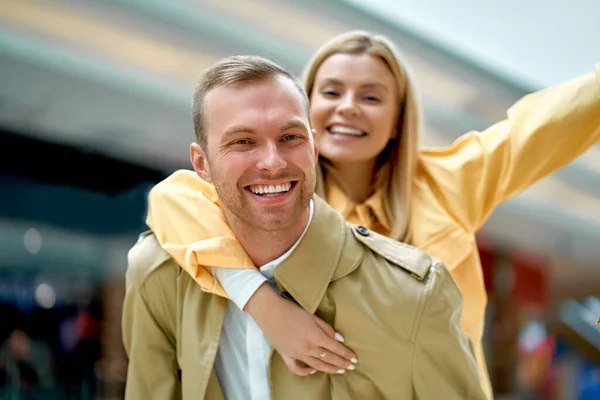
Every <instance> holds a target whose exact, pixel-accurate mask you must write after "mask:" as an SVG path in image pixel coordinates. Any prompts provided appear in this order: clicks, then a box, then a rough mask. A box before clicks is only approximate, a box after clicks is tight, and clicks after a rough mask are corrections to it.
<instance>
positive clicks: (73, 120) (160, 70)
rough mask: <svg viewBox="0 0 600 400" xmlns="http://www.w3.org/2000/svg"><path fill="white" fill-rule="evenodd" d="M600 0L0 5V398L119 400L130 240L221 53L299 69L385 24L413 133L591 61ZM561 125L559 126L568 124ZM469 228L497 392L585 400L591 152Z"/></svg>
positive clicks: (131, 0) (598, 309)
mask: <svg viewBox="0 0 600 400" xmlns="http://www.w3.org/2000/svg"><path fill="white" fill-rule="evenodd" d="M599 21H600V2H598V1H597V0H579V1H577V2H571V1H567V0H553V1H550V2H548V1H542V0H529V1H527V2H522V1H517V0H505V1H502V2H491V1H475V0H461V1H449V0H435V1H434V0H419V1H417V0H387V1H386V0H371V1H366V0H297V1H294V0H278V1H276V0H225V1H222V0H197V1H191V0H97V1H92V0H87V1H86V0H79V1H74V0H73V1H68V0H47V1H43V0H0V399H120V398H122V396H123V388H124V385H125V376H126V367H127V360H126V357H125V354H124V351H123V348H122V344H121V336H120V318H121V303H122V299H123V292H124V287H123V284H124V281H123V278H124V271H125V267H126V254H127V250H128V249H129V248H130V247H131V246H132V245H133V243H134V242H135V240H136V236H137V234H138V233H139V232H141V231H143V230H145V229H146V228H145V224H144V217H145V211H146V194H147V191H148V190H149V188H150V187H151V186H152V185H153V184H154V183H156V182H158V181H159V180H161V179H163V178H164V177H165V176H167V175H168V174H169V173H171V172H172V171H174V170H176V169H180V168H188V156H187V154H188V145H189V143H190V142H191V141H192V140H193V131H192V127H191V118H190V104H191V93H192V90H193V86H194V83H195V81H196V80H197V78H198V77H199V75H200V74H201V73H202V71H203V70H204V69H205V68H206V67H207V66H209V65H210V64H211V63H213V62H214V61H216V60H218V59H219V58H221V57H223V56H227V55H232V54H240V53H244V54H249V53H251V54H260V55H263V56H266V57H269V58H271V59H273V60H275V61H277V62H279V63H281V64H282V65H284V66H285V67H287V68H289V69H290V70H292V71H293V72H295V73H298V74H299V73H300V72H301V71H302V68H303V66H304V65H305V63H306V62H307V61H308V59H309V58H310V56H311V54H312V53H313V52H314V51H315V50H316V49H317V48H318V47H319V46H320V45H321V44H323V43H324V42H325V41H326V40H328V39H330V38H332V37H333V36H335V35H337V34H339V33H342V32H344V31H347V30H350V29H357V28H358V29H366V30H370V31H373V32H378V33H383V34H385V35H387V36H389V37H390V38H391V39H392V40H393V41H394V42H395V43H396V44H397V46H398V47H399V48H400V49H401V50H402V52H403V53H404V55H405V57H406V59H407V60H408V61H409V62H410V64H411V65H412V67H413V70H414V72H415V74H416V78H417V82H418V84H419V87H420V89H421V92H422V95H423V100H424V103H425V117H426V129H425V134H424V136H423V137H422V144H423V146H444V145H447V144H449V143H451V142H452V141H453V140H455V139H456V138H457V137H458V136H459V135H461V134H463V133H465V132H467V131H469V130H473V129H477V130H479V129H483V128H485V127H487V126H489V125H491V124H493V123H494V122H497V121H499V120H501V119H503V118H504V117H505V115H506V110H507V108H508V107H510V105H511V104H513V103H514V102H515V101H516V100H517V99H519V98H520V97H522V96H523V95H525V94H527V93H530V92H532V91H535V90H539V89H542V88H545V87H548V86H551V85H555V84H558V83H560V82H562V81H565V80H567V79H570V78H573V77H575V76H577V75H579V74H583V73H586V72H589V71H591V70H592V69H593V68H594V65H595V64H596V63H598V62H600V41H599V40H598V38H600V23H599ZM565 134H568V132H565ZM478 241H479V243H480V246H481V259H482V263H483V266H484V274H485V279H486V287H487V290H488V293H489V297H490V304H489V308H488V321H487V327H486V333H485V343H486V352H487V354H488V361H489V369H490V373H491V377H492V381H493V385H494V391H495V393H496V398H498V399H517V398H525V397H527V396H529V397H527V398H540V399H592V398H594V399H599V398H600V328H597V327H596V326H595V322H596V320H597V319H598V316H599V315H600V299H599V297H596V296H600V261H599V260H600V146H596V147H594V148H593V149H591V150H590V151H588V152H587V153H586V154H585V155H584V156H582V157H581V158H579V159H578V160H576V161H575V162H573V163H572V164H570V165H568V166H567V167H565V168H563V169H561V170H560V171H558V172H557V173H555V174H554V175H553V176H551V177H549V178H547V179H545V180H543V181H542V182H540V183H538V184H536V185H535V186H534V187H532V188H531V189H529V190H527V191H526V192H524V193H523V194H521V195H519V196H518V197H516V198H514V199H512V200H510V201H508V202H507V203H506V204H504V205H502V206H501V207H500V208H499V209H498V210H497V212H495V213H494V214H493V215H492V217H491V218H490V220H489V222H488V223H487V224H486V225H485V227H484V228H483V230H482V231H481V233H480V235H479V237H478Z"/></svg>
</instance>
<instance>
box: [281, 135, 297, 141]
mask: <svg viewBox="0 0 600 400" xmlns="http://www.w3.org/2000/svg"><path fill="white" fill-rule="evenodd" d="M297 138H298V135H286V136H284V137H283V139H282V140H283V141H284V142H287V141H289V140H294V139H297Z"/></svg>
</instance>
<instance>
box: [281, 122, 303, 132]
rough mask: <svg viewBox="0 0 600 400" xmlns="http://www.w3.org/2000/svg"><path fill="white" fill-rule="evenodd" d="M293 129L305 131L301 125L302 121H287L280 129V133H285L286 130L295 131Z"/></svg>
mask: <svg viewBox="0 0 600 400" xmlns="http://www.w3.org/2000/svg"><path fill="white" fill-rule="evenodd" d="M295 128H300V129H303V130H307V127H306V124H305V123H303V122H302V121H297V120H293V121H289V122H287V123H286V124H284V125H283V126H282V127H281V131H282V132H284V131H287V130H288V129H295Z"/></svg>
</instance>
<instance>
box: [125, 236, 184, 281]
mask: <svg viewBox="0 0 600 400" xmlns="http://www.w3.org/2000/svg"><path fill="white" fill-rule="evenodd" d="M169 266H170V267H171V268H168V267H169ZM176 266H177V265H176V263H175V261H174V260H173V258H172V257H171V256H170V255H169V253H167V252H166V251H165V250H164V249H163V248H162V247H161V245H160V243H159V242H158V240H157V239H156V236H154V233H152V231H146V232H143V233H142V234H140V236H139V237H138V240H137V242H136V243H135V244H134V245H133V247H132V248H131V249H130V250H129V253H128V254H127V286H128V287H131V286H132V285H134V286H141V285H143V284H144V282H145V281H146V280H147V279H148V278H149V277H150V276H152V275H153V273H156V272H157V271H159V270H165V269H169V270H173V271H171V272H172V273H176V271H175V270H176V269H175V268H174V267H176ZM165 272H166V271H165Z"/></svg>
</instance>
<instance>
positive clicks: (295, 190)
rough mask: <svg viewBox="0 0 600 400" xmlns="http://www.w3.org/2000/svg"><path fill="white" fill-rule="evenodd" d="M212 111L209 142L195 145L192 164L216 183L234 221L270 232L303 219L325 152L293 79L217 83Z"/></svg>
mask: <svg viewBox="0 0 600 400" xmlns="http://www.w3.org/2000/svg"><path fill="white" fill-rule="evenodd" d="M204 115H205V121H206V122H205V127H204V128H205V135H206V148H205V149H202V148H200V146H198V145H195V144H193V145H192V149H191V159H192V164H193V165H194V169H195V170H196V172H197V173H198V175H200V177H201V178H203V179H204V180H206V181H209V182H213V183H214V185H215V188H216V190H217V193H218V195H219V199H220V201H221V203H222V205H223V208H224V210H225V214H226V216H227V218H228V219H229V222H230V223H235V222H237V223H239V224H238V226H242V227H247V228H251V229H259V230H263V231H279V230H282V229H286V228H288V227H291V226H293V225H294V224H297V223H298V222H299V221H300V220H301V216H302V214H303V213H305V212H307V209H308V204H309V201H310V199H311V197H312V195H313V192H314V189H315V182H316V173H315V167H316V162H317V151H316V148H315V144H314V140H313V135H312V132H311V130H310V125H309V122H308V115H307V112H306V106H305V103H304V101H303V98H302V96H301V94H300V93H299V92H298V89H297V88H296V87H295V86H294V84H293V82H292V81H291V80H289V79H288V78H286V77H283V76H277V77H273V78H270V79H266V80H263V81H258V82H249V83H243V84H239V85H236V86H234V87H219V88H216V89H213V90H212V91H210V92H209V93H208V94H207V96H206V97H205V102H204ZM232 219H233V220H232ZM304 223H305V222H304Z"/></svg>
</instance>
